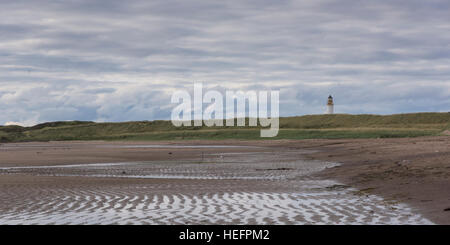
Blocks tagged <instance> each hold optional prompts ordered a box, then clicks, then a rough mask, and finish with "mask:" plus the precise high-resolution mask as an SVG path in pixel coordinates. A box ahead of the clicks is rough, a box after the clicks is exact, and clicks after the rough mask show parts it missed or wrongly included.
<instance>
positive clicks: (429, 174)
mask: <svg viewBox="0 0 450 245" xmlns="http://www.w3.org/2000/svg"><path fill="white" fill-rule="evenodd" d="M99 145H101V146H105V145H106V146H108V147H99ZM133 145H134V146H136V145H140V147H128V146H133ZM145 145H161V146H162V147H145ZM177 145H193V146H194V147H191V148H189V147H177ZM195 145H197V146H198V145H202V146H208V145H210V146H211V145H215V146H218V145H223V146H225V147H223V148H219V147H200V148H199V147H197V148H195ZM230 145H232V146H242V148H240V147H229V146H230ZM5 146H6V147H5ZM413 146H416V147H413ZM449 146H450V137H445V136H439V137H422V138H406V139H405V138H402V139H372V140H370V139H363V140H361V139H354V140H352V139H345V140H324V139H320V140H275V141H266V140H265V141H241V140H221V141H217V140H210V141H208V140H195V141H162V142H142V141H137V142H129V141H127V142H107V141H106V142H105V141H95V142H92V141H87V142H86V141H74V142H67V141H63V142H45V143H43V142H28V143H11V144H3V145H2V146H0V168H8V167H19V168H20V166H42V165H48V166H57V165H61V164H62V165H67V164H81V165H83V164H89V163H90V164H92V163H117V162H138V161H164V160H168V161H177V160H190V161H201V162H203V157H204V156H207V157H211V156H214V157H219V156H221V155H220V154H224V155H225V156H226V154H247V153H252V154H253V153H255V154H258V153H269V154H270V152H272V153H276V152H280V151H285V150H292V151H295V152H296V154H295V157H294V158H295V159H300V160H301V159H305V160H308V159H310V160H318V161H322V162H337V163H340V164H341V165H340V166H338V167H333V168H328V169H325V170H323V171H321V172H318V173H314V174H313V176H315V177H317V178H320V179H323V180H327V179H328V180H336V181H338V182H340V183H342V184H344V185H348V186H350V187H354V188H356V189H358V190H359V191H357V192H356V193H354V194H355V195H372V194H373V195H377V196H380V197H383V199H385V200H386V201H391V202H400V203H405V204H407V205H409V206H411V207H413V208H414V209H417V210H418V211H419V213H420V214H422V215H424V217H425V218H428V219H429V220H431V221H432V222H434V223H436V224H449V223H450V212H447V211H443V210H444V209H445V208H448V207H450V203H449V200H450V193H449V190H448V188H447V187H448V186H450V181H449V179H450V178H449V175H450V163H449V161H448V159H450V158H449V156H450V152H449V151H450V150H449V149H450V147H449ZM218 152H220V154H219V155H217V153H218ZM222 157H223V156H222ZM217 159H218V158H217ZM399 159H400V160H399ZM436 173H438V174H436ZM4 176H5V175H0V178H2V177H4ZM11 177H12V175H9V177H8V178H3V181H1V183H0V185H1V186H4V185H9V184H10V183H8V181H12V180H13V179H14V178H11ZM34 178H36V177H30V178H25V179H27V180H26V182H29V181H31V183H32V181H34V180H33V179H34ZM55 178H56V179H59V182H61V177H57V176H54V177H51V176H47V177H43V179H46V181H49V182H52V181H53V180H54V179H55ZM62 178H63V179H64V178H65V177H62ZM68 178H69V179H73V177H68ZM37 179H41V178H40V177H37ZM95 179H96V178H94V179H93V180H92V181H93V182H95V181H97V180H95ZM116 179H117V178H116ZM17 181H18V182H17V183H16V184H20V180H17ZM83 181H85V182H86V183H89V182H90V181H91V180H83ZM159 181H162V182H166V180H159ZM177 181H178V182H180V181H181V180H177ZM13 182H15V181H13ZM118 182H119V183H139V182H143V183H144V182H145V183H153V182H158V180H151V179H147V180H139V179H134V180H131V179H128V180H123V179H122V180H120V181H118Z"/></svg>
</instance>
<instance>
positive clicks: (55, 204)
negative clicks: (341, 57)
mask: <svg viewBox="0 0 450 245" xmlns="http://www.w3.org/2000/svg"><path fill="white" fill-rule="evenodd" d="M449 146H450V137H447V136H442V137H424V138H412V139H373V140H302V141H295V140H280V141H234V140H222V141H205V140H202V141H164V142H102V141H89V142H82V141H78V142H77V141H74V142H29V143H11V144H2V145H0V223H1V224H433V223H434V224H449V223H450V212H449V211H444V210H445V209H446V208H449V207H450V191H449V188H448V186H449V175H450V161H449V157H450V147H449Z"/></svg>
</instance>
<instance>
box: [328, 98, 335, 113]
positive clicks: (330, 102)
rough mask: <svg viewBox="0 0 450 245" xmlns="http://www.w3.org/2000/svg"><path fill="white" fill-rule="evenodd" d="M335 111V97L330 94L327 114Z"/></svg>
mask: <svg viewBox="0 0 450 245" xmlns="http://www.w3.org/2000/svg"><path fill="white" fill-rule="evenodd" d="M333 113H334V103H333V97H332V96H331V95H330V96H328V103H327V114H333Z"/></svg>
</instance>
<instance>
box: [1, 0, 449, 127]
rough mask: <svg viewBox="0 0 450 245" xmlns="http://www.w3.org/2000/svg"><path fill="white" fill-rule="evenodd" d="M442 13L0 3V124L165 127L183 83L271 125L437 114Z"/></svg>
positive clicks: (90, 0)
mask: <svg viewBox="0 0 450 245" xmlns="http://www.w3.org/2000/svg"><path fill="white" fill-rule="evenodd" d="M449 13H450V2H449V1H448V0H442V1H433V0H427V1H424V0H417V1H416V0H403V1H393V0H389V1H375V0H374V1H344V0H339V1H329V0H327V1H318V0H310V1H306V0H301V1H300V0H298V1H273V0H263V1H257V0H252V1H244V0H237V1H211V0H204V1H187V0H180V1H168V0H151V1H123V0H120V1H95V0H86V1H80V0H76V1H75V0H72V1H50V0H48V1H31V0H30V1H20V0H15V1H6V0H0V124H11V123H20V124H25V125H32V124H35V123H40V122H45V121H56V120H93V121H131V120H154V119H170V112H171V108H172V107H173V106H175V105H173V104H170V96H171V94H172V92H173V91H174V90H175V89H179V88H188V89H192V86H193V83H194V82H203V83H204V86H207V87H209V88H217V89H222V90H223V89H230V90H237V89H241V90H250V89H254V90H262V89H265V90H271V89H279V90H280V99H281V100H280V114H281V116H292V115H304V114H319V113H322V112H324V111H325V104H326V100H327V97H328V95H329V94H332V95H333V96H334V97H335V104H336V105H335V111H336V112H337V113H354V114H356V113H373V114H391V113H406V112H419V111H450V14H449Z"/></svg>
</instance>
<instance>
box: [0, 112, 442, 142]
mask: <svg viewBox="0 0 450 245" xmlns="http://www.w3.org/2000/svg"><path fill="white" fill-rule="evenodd" d="M260 129H261V128H259V127H206V126H202V127H193V126H192V127H179V128H177V127H175V126H173V125H172V123H171V122H170V121H139V122H118V123H96V122H87V121H67V122H48V123H42V124H38V125H35V126H32V127H21V126H0V142H24V141H51V140H175V139H177V140H178V139H261V138H260V137H259V135H260ZM449 129H450V113H412V114H396V115H385V116H384V115H383V116H382V115H347V114H334V115H307V116H298V117H285V118H280V132H279V134H278V136H277V137H274V138H269V139H314V138H334V139H336V138H387V137H417V136H430V135H441V134H444V132H448V130H449Z"/></svg>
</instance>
